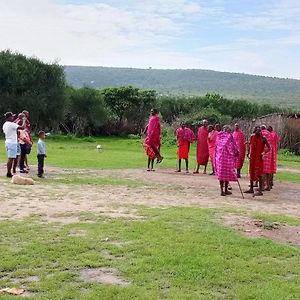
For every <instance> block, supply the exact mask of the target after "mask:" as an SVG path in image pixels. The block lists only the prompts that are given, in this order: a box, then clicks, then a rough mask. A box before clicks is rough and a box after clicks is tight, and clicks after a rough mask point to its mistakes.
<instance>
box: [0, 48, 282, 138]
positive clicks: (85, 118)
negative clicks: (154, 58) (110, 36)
mask: <svg viewBox="0 0 300 300" xmlns="http://www.w3.org/2000/svg"><path fill="white" fill-rule="evenodd" d="M152 107H157V108H158V109H159V111H160V112H161V116H162V119H163V121H165V122H166V123H169V124H170V125H172V124H173V123H178V122H179V121H181V120H182V121H185V122H187V123H189V125H191V126H195V127H196V126H197V125H198V124H199V122H200V121H201V120H202V119H203V118H206V119H208V120H209V121H210V122H212V123H216V122H220V123H227V122H230V121H231V120H232V119H235V118H248V119H251V118H254V117H257V116H260V115H264V114H268V113H271V112H275V111H279V109H278V108H277V107H272V106H270V105H259V104H254V103H250V102H247V101H242V100H241V101H239V100H229V99H225V98H223V97H222V96H220V95H218V94H207V95H205V96H201V97H184V96H182V97H175V96H173V97H171V96H170V97H157V94H156V92H155V91H154V90H142V89H139V88H135V87H131V86H128V87H114V88H104V89H94V88H89V87H83V88H79V89H75V88H73V87H71V86H68V85H66V82H65V77H64V68H63V67H62V66H60V65H58V64H56V63H54V64H47V63H44V62H42V61H40V60H39V59H36V58H28V57H26V56H24V55H22V54H18V53H12V52H10V51H2V52H0V113H1V114H2V115H3V114H4V113H5V112H6V111H13V112H20V111H22V110H23V109H26V110H28V111H30V113H31V122H32V125H33V129H36V130H39V129H44V130H53V131H57V130H61V131H63V132H67V133H74V134H79V135H93V134H95V135H96V134H128V133H138V132H139V131H140V130H141V129H142V128H144V126H145V122H146V119H147V118H148V115H149V111H150V109H151V108H152Z"/></svg>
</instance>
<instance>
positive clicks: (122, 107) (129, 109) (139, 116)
mask: <svg viewBox="0 0 300 300" xmlns="http://www.w3.org/2000/svg"><path fill="white" fill-rule="evenodd" d="M101 94H102V95H103V97H104V101H105V104H106V105H107V107H108V108H109V109H110V110H111V111H112V112H113V113H114V114H115V116H116V117H117V118H118V124H117V125H118V127H119V129H120V128H121V127H122V123H123V121H124V119H126V123H127V125H131V128H132V129H134V130H135V131H138V130H140V129H141V128H142V127H143V126H144V122H145V119H146V117H147V116H148V115H149V111H150V109H151V108H152V107H154V105H155V103H156V92H155V91H153V90H148V91H144V90H140V89H138V88H135V87H132V86H127V87H119V88H105V89H102V90H101ZM128 129H129V131H131V130H130V128H128Z"/></svg>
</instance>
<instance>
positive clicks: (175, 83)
mask: <svg viewBox="0 0 300 300" xmlns="http://www.w3.org/2000/svg"><path fill="white" fill-rule="evenodd" d="M65 72H66V78H67V81H68V83H69V84H71V85H73V86H75V87H82V86H84V85H91V86H93V87H96V88H103V87H107V86H114V87H118V86H128V85H132V86H136V87H138V88H141V89H155V90H156V91H157V92H158V93H159V94H163V95H173V96H176V95H177V96H178V95H187V96H190V95H194V96H195V95H205V94H206V93H217V94H222V95H224V96H225V97H228V98H234V99H244V100H249V101H251V102H256V103H268V104H274V105H280V106H285V107H286V106H290V107H291V106H295V107H299V106H300V80H294V79H282V78H273V77H265V76H254V75H247V74H237V73H227V72H215V71H209V70H155V69H134V68H105V67H82V66H81V67H79V66H78V67H76V66H66V67H65ZM91 82H92V84H91Z"/></svg>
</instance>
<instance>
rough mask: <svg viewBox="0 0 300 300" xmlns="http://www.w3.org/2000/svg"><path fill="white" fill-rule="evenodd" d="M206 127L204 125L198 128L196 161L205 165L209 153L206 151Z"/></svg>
mask: <svg viewBox="0 0 300 300" xmlns="http://www.w3.org/2000/svg"><path fill="white" fill-rule="evenodd" d="M207 138H208V129H207V128H206V127H204V126H201V127H200V128H199V129H198V138H197V141H198V142H197V163H198V165H200V166H201V165H204V166H206V165H207V163H208V158H209V153H208V144H207Z"/></svg>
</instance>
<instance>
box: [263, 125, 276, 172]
mask: <svg viewBox="0 0 300 300" xmlns="http://www.w3.org/2000/svg"><path fill="white" fill-rule="evenodd" d="M261 133H262V135H263V136H264V137H265V138H266V140H267V141H268V143H269V145H270V147H271V150H270V151H269V152H268V153H266V154H265V155H264V168H263V172H264V174H272V173H273V170H274V162H273V161H274V157H273V149H272V145H273V144H274V143H273V137H272V135H271V133H270V132H269V131H268V130H266V129H264V130H262V132H261ZM267 150H268V148H267V146H265V149H264V151H267Z"/></svg>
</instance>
